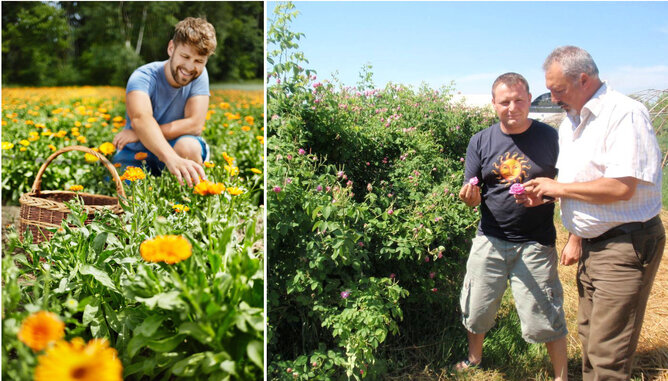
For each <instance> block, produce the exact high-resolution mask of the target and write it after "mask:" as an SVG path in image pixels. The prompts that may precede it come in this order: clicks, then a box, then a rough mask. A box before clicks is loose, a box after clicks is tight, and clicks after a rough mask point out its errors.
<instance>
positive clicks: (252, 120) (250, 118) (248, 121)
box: [244, 115, 255, 124]
mask: <svg viewBox="0 0 668 381" xmlns="http://www.w3.org/2000/svg"><path fill="white" fill-rule="evenodd" d="M244 120H245V121H246V123H248V124H253V122H254V121H255V118H253V117H252V116H250V115H249V116H247V117H245V118H244Z"/></svg>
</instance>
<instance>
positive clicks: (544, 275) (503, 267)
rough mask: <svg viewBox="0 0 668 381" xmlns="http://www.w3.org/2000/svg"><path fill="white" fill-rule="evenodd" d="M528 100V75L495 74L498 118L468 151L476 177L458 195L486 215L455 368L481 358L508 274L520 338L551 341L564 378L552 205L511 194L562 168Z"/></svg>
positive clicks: (550, 133) (469, 269) (469, 273)
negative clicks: (520, 200)
mask: <svg viewBox="0 0 668 381" xmlns="http://www.w3.org/2000/svg"><path fill="white" fill-rule="evenodd" d="M530 104H531V93H529V84H528V83H527V81H526V79H524V77H522V76H521V75H519V74H516V73H506V74H503V75H501V76H500V77H498V78H497V79H496V81H494V84H493V85H492V105H493V106H494V109H495V111H496V113H497V115H498V116H499V119H500V122H499V123H497V124H494V125H493V126H491V127H489V128H487V129H485V130H483V131H481V132H479V133H477V134H476V135H474V136H473V137H472V138H471V140H470V141H469V145H468V148H467V150H466V168H465V178H466V179H471V180H470V181H467V182H466V183H465V184H464V186H463V187H462V189H461V190H460V192H459V197H460V198H461V199H462V201H464V203H466V205H468V206H470V207H475V206H478V205H480V210H481V219H480V224H479V225H478V233H477V236H476V237H475V238H474V239H473V244H472V247H471V252H470V255H469V259H468V263H467V265H466V276H465V278H464V286H463V288H462V292H461V308H462V322H463V324H464V327H466V329H467V336H468V343H469V355H468V358H467V359H466V360H464V361H461V362H459V363H457V364H456V365H455V369H456V370H457V371H460V370H464V369H466V368H469V367H473V366H477V365H479V364H480V361H481V360H482V344H483V340H484V338H485V333H487V331H489V330H490V329H491V328H492V326H493V325H494V319H495V317H496V313H497V311H498V309H499V305H500V303H501V298H502V296H503V294H504V292H505V290H506V286H507V282H508V281H509V280H510V286H511V288H512V291H513V296H514V299H515V306H516V308H517V313H518V315H519V318H520V322H521V325H522V336H523V337H524V339H525V340H526V341H528V342H531V343H546V345H547V350H548V352H549V354H550V359H551V361H552V366H553V367H554V374H555V380H567V378H568V375H567V354H566V334H567V333H568V331H567V329H566V320H565V318H564V310H563V308H562V304H563V295H562V294H563V292H562V288H561V282H560V281H559V277H558V275H557V251H556V248H555V241H556V230H555V228H554V223H553V214H554V204H553V203H551V202H543V204H542V205H540V206H537V207H535V208H525V207H523V206H522V205H519V204H517V203H516V202H515V197H514V196H513V194H515V193H518V192H522V189H521V187H520V186H517V185H515V184H521V183H523V182H525V181H528V180H530V179H533V178H536V177H549V178H554V177H555V175H556V174H557V170H556V167H555V165H556V161H557V156H558V153H559V146H558V137H557V131H556V130H555V129H554V128H552V127H550V126H548V125H546V124H543V123H540V122H537V121H534V120H531V119H528V115H529V106H530ZM478 179H479V180H478ZM481 190H482V193H481Z"/></svg>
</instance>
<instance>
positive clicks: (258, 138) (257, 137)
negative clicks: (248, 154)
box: [255, 136, 264, 144]
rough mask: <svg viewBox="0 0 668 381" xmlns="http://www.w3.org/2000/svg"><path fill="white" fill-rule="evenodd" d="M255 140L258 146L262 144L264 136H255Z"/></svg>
mask: <svg viewBox="0 0 668 381" xmlns="http://www.w3.org/2000/svg"><path fill="white" fill-rule="evenodd" d="M255 139H257V140H258V141H259V142H260V144H264V136H256V137H255Z"/></svg>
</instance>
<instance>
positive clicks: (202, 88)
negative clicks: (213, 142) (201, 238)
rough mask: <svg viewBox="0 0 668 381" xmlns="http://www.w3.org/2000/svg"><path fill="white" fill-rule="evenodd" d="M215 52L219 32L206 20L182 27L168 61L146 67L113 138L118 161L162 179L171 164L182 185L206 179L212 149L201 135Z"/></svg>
mask: <svg viewBox="0 0 668 381" xmlns="http://www.w3.org/2000/svg"><path fill="white" fill-rule="evenodd" d="M215 50H216V31H215V29H214V27H213V25H211V24H210V23H208V22H207V21H206V20H204V19H200V18H192V17H188V18H186V19H184V20H182V21H180V22H179V23H178V24H176V28H175V31H174V37H173V38H172V40H170V41H169V44H168V45H167V54H168V55H169V59H168V60H167V61H158V62H153V63H150V64H146V65H144V66H141V67H140V68H138V69H137V70H135V71H134V73H132V75H131V76H130V79H129V80H128V84H127V87H126V101H125V103H126V109H127V111H126V118H125V119H126V121H127V122H126V125H125V129H123V130H122V131H121V132H119V133H118V134H117V135H116V136H115V137H114V139H113V144H114V145H115V146H116V149H118V153H117V154H116V155H115V156H114V158H113V161H114V163H120V164H121V166H122V167H127V166H134V167H142V166H144V165H145V166H146V167H147V169H149V170H150V171H151V173H152V174H154V175H158V174H160V172H161V171H162V169H163V168H164V167H165V166H166V167H167V169H168V170H169V172H171V173H172V174H173V175H174V176H176V179H177V180H178V181H179V184H181V185H183V181H184V180H185V182H186V183H187V184H188V186H192V185H193V184H197V183H199V178H200V177H201V178H202V179H204V178H206V176H205V174H204V169H203V168H202V165H201V164H202V162H203V161H206V160H207V158H208V155H209V148H208V146H207V144H206V142H205V141H204V139H202V137H201V136H200V135H201V133H202V128H203V126H204V122H205V120H206V113H207V111H208V108H209V96H210V93H209V76H208V74H207V71H206V67H205V65H206V62H207V60H208V58H209V56H211V55H212V54H213V53H214V52H215Z"/></svg>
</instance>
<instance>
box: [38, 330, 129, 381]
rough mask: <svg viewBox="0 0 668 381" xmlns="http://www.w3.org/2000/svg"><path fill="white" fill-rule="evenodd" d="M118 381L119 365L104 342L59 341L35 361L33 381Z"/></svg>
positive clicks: (99, 340)
mask: <svg viewBox="0 0 668 381" xmlns="http://www.w3.org/2000/svg"><path fill="white" fill-rule="evenodd" d="M51 380H60V381H88V380H95V381H122V380H123V365H122V364H121V360H120V359H119V358H118V354H117V352H116V350H115V349H114V348H110V347H109V343H108V342H107V340H105V339H93V340H91V341H89V342H88V343H87V344H86V343H84V341H83V339H82V338H80V337H76V338H74V339H73V340H72V341H71V342H67V341H60V342H58V343H56V345H54V346H53V347H51V348H49V349H48V350H47V351H46V353H45V354H44V355H42V356H40V357H39V358H38V360H37V367H36V368H35V381H51Z"/></svg>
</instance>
